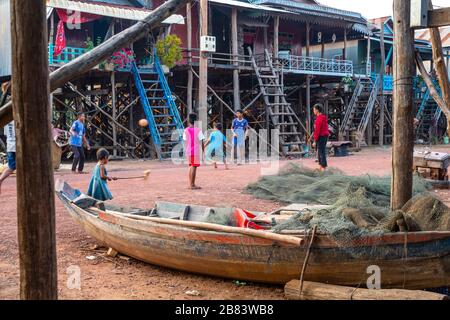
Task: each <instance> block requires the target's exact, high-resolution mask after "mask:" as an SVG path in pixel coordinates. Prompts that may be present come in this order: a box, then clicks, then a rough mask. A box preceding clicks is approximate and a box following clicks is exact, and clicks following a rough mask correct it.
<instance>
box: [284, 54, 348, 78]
mask: <svg viewBox="0 0 450 320" xmlns="http://www.w3.org/2000/svg"><path fill="white" fill-rule="evenodd" d="M278 59H279V60H280V61H281V63H282V64H283V71H284V72H292V73H301V74H317V75H335V76H352V75H353V62H352V61H350V60H337V59H322V58H317V57H308V56H294V55H291V54H289V53H286V54H280V53H279V54H278Z"/></svg>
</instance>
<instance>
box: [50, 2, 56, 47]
mask: <svg viewBox="0 0 450 320" xmlns="http://www.w3.org/2000/svg"><path fill="white" fill-rule="evenodd" d="M54 35H55V10H53V11H52V14H51V15H50V34H49V39H48V42H49V43H50V44H53V43H54V42H55V41H54V39H53V38H54Z"/></svg>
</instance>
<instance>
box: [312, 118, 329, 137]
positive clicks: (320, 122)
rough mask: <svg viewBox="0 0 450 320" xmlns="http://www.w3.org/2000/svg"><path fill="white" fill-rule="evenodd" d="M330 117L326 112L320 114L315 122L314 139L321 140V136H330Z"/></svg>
mask: <svg viewBox="0 0 450 320" xmlns="http://www.w3.org/2000/svg"><path fill="white" fill-rule="evenodd" d="M329 135H330V132H329V131H328V119H327V116H326V115H324V114H319V115H318V116H317V118H316V121H315V122H314V141H317V140H319V137H328V136H329Z"/></svg>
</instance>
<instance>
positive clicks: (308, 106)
mask: <svg viewBox="0 0 450 320" xmlns="http://www.w3.org/2000/svg"><path fill="white" fill-rule="evenodd" d="M311 128H312V126H311V77H310V75H309V74H308V75H306V130H307V131H308V134H310V133H311Z"/></svg>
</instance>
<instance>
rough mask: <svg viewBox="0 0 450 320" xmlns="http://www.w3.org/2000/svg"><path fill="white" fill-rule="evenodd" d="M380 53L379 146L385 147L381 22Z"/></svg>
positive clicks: (383, 59) (381, 27)
mask: <svg viewBox="0 0 450 320" xmlns="http://www.w3.org/2000/svg"><path fill="white" fill-rule="evenodd" d="M380 31H381V32H380V52H381V67H380V81H381V85H380V87H381V88H380V100H379V101H380V123H379V125H380V128H379V129H380V130H379V131H378V144H379V145H380V146H383V144H384V117H385V116H384V112H385V99H384V74H385V72H386V54H385V50H384V23H383V22H380Z"/></svg>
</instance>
